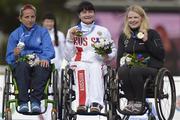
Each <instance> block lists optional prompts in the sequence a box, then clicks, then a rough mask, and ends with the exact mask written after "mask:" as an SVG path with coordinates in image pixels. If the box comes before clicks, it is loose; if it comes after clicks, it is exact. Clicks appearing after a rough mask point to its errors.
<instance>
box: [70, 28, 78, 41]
mask: <svg viewBox="0 0 180 120" xmlns="http://www.w3.org/2000/svg"><path fill="white" fill-rule="evenodd" d="M76 31H77V29H76V28H72V29H71V30H70V39H71V40H73V39H74V37H76Z"/></svg>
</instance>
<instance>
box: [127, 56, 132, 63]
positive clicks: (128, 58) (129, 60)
mask: <svg viewBox="0 0 180 120" xmlns="http://www.w3.org/2000/svg"><path fill="white" fill-rule="evenodd" d="M131 60H132V58H130V57H128V56H126V59H125V62H126V64H127V65H129V64H130V63H131Z"/></svg>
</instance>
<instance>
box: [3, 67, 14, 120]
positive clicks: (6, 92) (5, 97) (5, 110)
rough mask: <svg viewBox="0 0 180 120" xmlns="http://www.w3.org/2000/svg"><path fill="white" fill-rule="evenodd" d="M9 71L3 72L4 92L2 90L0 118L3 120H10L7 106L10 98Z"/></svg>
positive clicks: (9, 110) (9, 111)
mask: <svg viewBox="0 0 180 120" xmlns="http://www.w3.org/2000/svg"><path fill="white" fill-rule="evenodd" d="M10 74H11V72H10V70H8V69H6V71H5V80H4V90H3V106H2V118H4V119H5V120H12V115H11V109H10V106H9V105H8V101H9V98H10V93H9V90H10Z"/></svg>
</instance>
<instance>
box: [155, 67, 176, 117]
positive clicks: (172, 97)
mask: <svg viewBox="0 0 180 120" xmlns="http://www.w3.org/2000/svg"><path fill="white" fill-rule="evenodd" d="M155 107H156V111H157V115H158V118H159V119H160V120H172V119H173V116H174V113H175V107H176V92H175V84H174V79H173V76H172V75H171V73H170V72H169V71H168V70H167V69H166V68H162V69H160V71H159V73H158V75H157V78H156V83H155Z"/></svg>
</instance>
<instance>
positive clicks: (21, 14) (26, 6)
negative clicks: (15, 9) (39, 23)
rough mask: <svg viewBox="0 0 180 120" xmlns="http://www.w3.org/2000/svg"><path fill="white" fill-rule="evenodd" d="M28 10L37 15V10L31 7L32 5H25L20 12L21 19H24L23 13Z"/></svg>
mask: <svg viewBox="0 0 180 120" xmlns="http://www.w3.org/2000/svg"><path fill="white" fill-rule="evenodd" d="M26 9H32V10H33V11H34V12H35V14H36V8H35V7H34V6H33V5H31V4H25V5H23V6H22V7H21V9H20V11H19V17H22V16H23V11H24V10H26Z"/></svg>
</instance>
